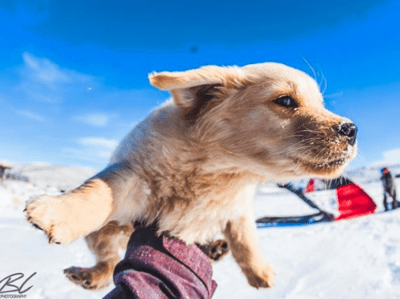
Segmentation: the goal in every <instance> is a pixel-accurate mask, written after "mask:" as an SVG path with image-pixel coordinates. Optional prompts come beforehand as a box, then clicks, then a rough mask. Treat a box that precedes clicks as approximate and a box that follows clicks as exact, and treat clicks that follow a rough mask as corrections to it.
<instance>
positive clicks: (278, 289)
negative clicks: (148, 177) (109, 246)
mask: <svg viewBox="0 0 400 299" xmlns="http://www.w3.org/2000/svg"><path fill="white" fill-rule="evenodd" d="M13 166H14V169H13V171H16V172H18V173H19V174H21V175H24V176H27V177H28V178H29V179H30V182H22V181H8V182H6V184H5V185H4V186H1V185H0V240H1V245H2V246H1V254H0V265H1V267H0V279H2V278H3V277H5V276H7V275H10V274H13V273H17V272H20V273H24V274H25V277H27V276H29V275H31V274H32V273H34V272H37V274H36V275H35V276H33V277H32V278H31V280H30V281H29V282H28V283H27V286H28V285H33V287H32V289H31V290H29V291H28V292H27V293H26V294H27V295H28V296H27V298H29V299H35V298H64V299H65V298H85V299H86V298H102V296H104V295H105V294H106V293H107V292H108V291H109V290H110V288H112V287H110V288H109V289H106V290H102V291H98V292H92V291H86V290H83V289H81V288H80V287H77V286H75V285H73V284H71V283H70V282H69V281H67V279H66V278H65V277H64V275H63V273H62V270H63V269H64V268H67V267H69V266H72V265H79V266H92V265H93V264H94V258H93V256H92V255H91V254H90V252H89V250H88V249H87V247H86V244H85V242H84V241H83V240H82V239H81V240H78V241H76V242H74V243H72V244H70V245H62V246H58V245H48V244H47V240H46V238H45V236H44V235H43V233H42V232H40V231H38V230H35V229H34V228H33V227H32V226H31V225H30V224H28V223H27V222H26V221H25V219H24V215H23V213H22V210H23V208H24V202H25V201H26V200H27V199H28V198H30V197H31V196H34V195H38V194H42V193H49V194H59V193H60V190H69V189H71V188H73V187H75V186H77V185H79V184H80V183H81V182H83V181H84V180H85V179H87V178H89V177H90V176H92V175H93V174H95V173H96V171H95V170H93V169H88V168H77V167H66V166H54V165H47V164H37V163H35V164H21V165H13ZM390 170H391V171H392V172H393V173H394V174H397V173H400V166H394V167H391V168H390ZM347 176H348V177H349V178H350V179H352V180H354V181H355V182H356V183H358V184H359V185H360V186H362V188H364V190H365V191H366V192H367V193H368V194H369V195H370V196H371V197H372V198H373V199H374V200H375V202H376V204H377V205H378V210H377V213H376V214H374V215H372V216H366V217H362V218H359V219H355V220H347V221H339V222H334V223H323V224H317V225H311V226H303V227H286V228H268V229H259V230H258V234H259V239H260V244H261V248H262V251H263V254H264V257H265V258H266V259H267V261H269V262H270V263H271V265H272V266H273V267H274V268H275V271H276V276H277V284H276V286H275V288H274V289H271V290H256V289H253V288H251V287H250V286H248V285H247V282H246V280H245V277H244V276H243V274H242V273H241V271H240V269H239V267H238V266H237V265H236V263H235V262H234V261H233V259H232V257H231V256H228V257H227V258H226V259H225V260H223V261H222V262H220V263H218V264H216V265H215V267H214V278H215V280H216V281H217V283H218V285H219V286H218V288H217V291H216V293H215V296H214V298H220V299H221V298H277V299H291V298H296V299H302V298H304V299H314V298H324V299H337V298H351V299H357V298H360V299H361V298H363V299H365V298H371V299H379V298H400V234H399V232H400V209H399V210H396V211H393V212H388V213H382V210H383V208H382V186H381V184H380V181H379V167H376V168H365V169H360V170H354V171H350V172H348V173H347ZM397 185H398V186H400V180H397ZM312 196H313V199H315V200H317V201H318V204H319V205H321V206H323V207H324V208H327V209H329V208H331V209H333V208H334V206H332V196H333V193H332V191H320V192H316V193H315V194H313V195H312ZM310 212H313V210H312V209H311V208H310V207H308V206H307V205H305V204H304V203H303V202H301V201H300V200H299V199H297V198H296V197H295V196H294V195H293V194H291V193H289V192H288V191H286V190H285V189H280V188H277V187H275V186H274V185H271V184H270V185H265V186H260V188H259V190H258V193H257V195H256V198H255V213H256V216H257V217H263V216H268V215H270V216H279V215H302V214H307V213H310Z"/></svg>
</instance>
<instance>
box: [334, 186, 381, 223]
mask: <svg viewBox="0 0 400 299" xmlns="http://www.w3.org/2000/svg"><path fill="white" fill-rule="evenodd" d="M336 196H337V201H338V206H339V212H340V215H339V216H338V217H336V218H335V220H342V219H349V218H355V217H360V216H365V215H369V214H373V213H374V212H375V210H376V204H375V202H374V201H373V200H372V198H371V197H370V196H369V195H368V194H367V193H365V192H364V190H362V189H361V188H360V187H359V186H357V185H356V184H354V183H352V184H349V185H345V186H341V187H339V188H337V189H336Z"/></svg>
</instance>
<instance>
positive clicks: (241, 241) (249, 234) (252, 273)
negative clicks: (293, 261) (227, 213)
mask: <svg viewBox="0 0 400 299" xmlns="http://www.w3.org/2000/svg"><path fill="white" fill-rule="evenodd" d="M224 235H225V238H226V239H227V240H228V243H229V248H230V249H231V251H232V255H233V257H234V258H235V260H236V262H237V263H238V265H239V266H240V268H241V269H242V271H243V273H244V274H245V275H246V278H247V281H248V282H249V284H250V285H251V286H253V287H255V288H257V289H258V288H271V287H273V286H274V284H275V275H274V271H273V269H272V267H271V266H270V265H269V264H268V263H267V262H266V261H265V260H264V258H263V257H262V255H261V250H260V247H259V244H258V237H257V228H256V225H255V221H254V217H253V216H252V215H251V214H250V213H249V214H248V215H244V216H241V217H240V218H238V219H236V220H235V221H229V222H228V224H227V226H226V229H225V231H224Z"/></svg>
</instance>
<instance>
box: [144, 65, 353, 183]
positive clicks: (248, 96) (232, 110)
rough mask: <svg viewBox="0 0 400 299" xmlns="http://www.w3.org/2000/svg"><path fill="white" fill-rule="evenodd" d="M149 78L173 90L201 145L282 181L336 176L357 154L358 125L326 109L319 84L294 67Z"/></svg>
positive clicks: (206, 69)
mask: <svg viewBox="0 0 400 299" xmlns="http://www.w3.org/2000/svg"><path fill="white" fill-rule="evenodd" d="M149 78H150V82H151V84H152V85H154V86H156V87H158V88H160V89H162V90H169V91H170V92H171V94H172V96H173V98H174V102H175V104H176V105H177V106H178V107H179V108H180V109H181V114H182V121H183V122H186V123H187V124H188V125H189V126H190V128H191V130H192V133H193V134H195V135H196V138H197V140H198V141H199V142H203V143H204V144H207V145H208V146H210V147H214V148H217V149H218V150H220V151H222V152H225V153H226V154H230V155H231V156H232V157H233V158H235V159H237V160H238V161H241V163H243V164H242V165H246V166H248V167H254V165H257V167H258V168H259V170H262V171H266V172H267V173H270V174H273V176H274V177H276V178H296V177H300V176H304V175H309V176H318V177H327V178H331V177H336V176H339V175H340V174H341V173H342V171H343V170H344V168H345V166H346V165H347V164H348V163H349V162H350V161H351V160H352V159H353V158H354V157H355V155H356V152H357V149H356V148H357V142H356V134H357V128H356V126H355V125H354V124H353V123H352V122H351V121H350V120H349V119H347V118H343V117H340V116H338V115H335V114H333V113H332V112H330V111H327V110H326V109H325V108H324V104H323V98H322V95H321V93H320V91H319V87H318V85H317V84H316V82H315V81H314V80H313V79H312V78H311V77H309V76H308V75H307V74H305V73H303V72H301V71H299V70H296V69H293V68H291V67H288V66H285V65H282V64H277V63H263V64H254V65H248V66H245V67H242V68H239V67H217V66H207V67H202V68H200V69H197V70H190V71H186V72H163V73H155V74H151V75H150V76H149ZM238 163H240V162H238Z"/></svg>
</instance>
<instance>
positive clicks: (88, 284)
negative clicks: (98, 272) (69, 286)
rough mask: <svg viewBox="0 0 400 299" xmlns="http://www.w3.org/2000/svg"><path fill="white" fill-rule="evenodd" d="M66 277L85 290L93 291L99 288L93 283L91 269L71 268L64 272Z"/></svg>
mask: <svg viewBox="0 0 400 299" xmlns="http://www.w3.org/2000/svg"><path fill="white" fill-rule="evenodd" d="M64 274H65V276H66V277H67V278H68V279H69V280H70V281H71V282H73V283H75V284H77V285H80V286H82V287H83V288H84V289H88V290H93V289H96V288H97V287H96V286H95V285H94V284H93V283H92V273H91V270H90V269H87V268H79V267H71V268H68V269H65V270H64Z"/></svg>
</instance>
